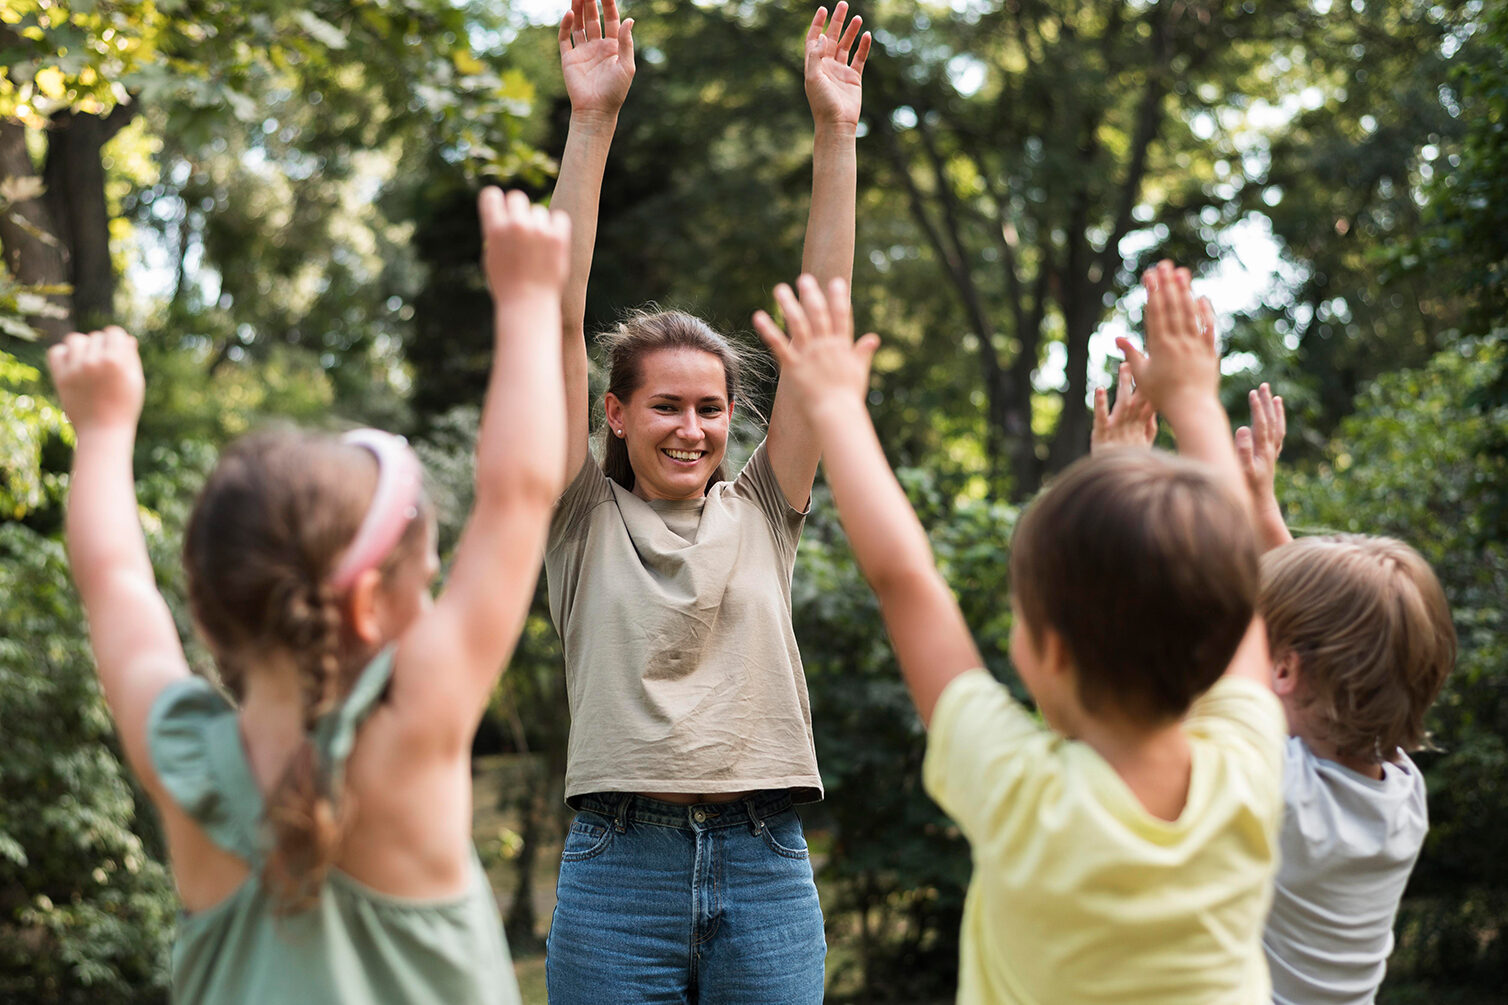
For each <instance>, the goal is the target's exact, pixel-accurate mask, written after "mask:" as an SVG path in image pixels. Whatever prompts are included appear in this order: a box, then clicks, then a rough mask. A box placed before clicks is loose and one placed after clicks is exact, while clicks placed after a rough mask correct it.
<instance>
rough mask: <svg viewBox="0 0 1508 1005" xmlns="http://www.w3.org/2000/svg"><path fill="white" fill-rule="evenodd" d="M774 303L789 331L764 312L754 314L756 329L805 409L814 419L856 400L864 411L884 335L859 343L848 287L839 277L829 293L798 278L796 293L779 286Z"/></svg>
mask: <svg viewBox="0 0 1508 1005" xmlns="http://www.w3.org/2000/svg"><path fill="white" fill-rule="evenodd" d="M798 292H799V296H798ZM775 302H776V303H777V304H779V305H780V310H781V313H782V314H784V315H785V330H783V331H782V330H781V328H780V326H779V325H777V324H776V323H775V320H774V319H773V318H771V317H770V315H769V314H767V313H765V312H764V311H758V312H756V313H755V315H754V328H755V330H756V331H758V332H759V337H760V338H762V339H764V343H765V345H767V346H769V347H770V352H771V353H773V354H774V356H775V359H776V360H777V361H778V362H779V363H780V367H781V375H782V376H783V377H784V378H785V380H786V381H787V382H788V383H789V385H790V386H791V387H792V388H793V389H794V390H795V391H796V395H797V400H798V402H799V404H800V407H801V409H802V411H804V412H805V413H806V414H807V415H808V416H809V417H812V418H815V417H816V415H817V414H818V413H819V412H821V411H822V409H823V408H824V406H825V405H827V404H828V403H839V402H841V403H843V404H851V403H853V402H855V401H857V402H858V404H859V406H860V407H861V408H862V407H863V403H864V397H865V395H866V394H867V393H868V390H869V365H870V363H871V362H872V361H873V359H874V353H875V350H876V349H878V348H879V345H880V337H879V336H878V335H875V334H873V333H871V334H868V335H865V336H864V337H863V338H861V339H859V340H858V341H854V337H853V307H852V304H851V302H850V300H849V291H848V283H847V282H846V281H845V280H842V279H834V280H832V281H831V282H830V283H828V285H827V289H826V291H824V290H823V289H822V286H821V284H820V283H818V282H817V280H816V279H814V278H813V277H811V276H809V275H805V276H802V277H801V278H800V279H798V280H796V292H793V291H792V290H791V288H790V287H789V286H787V285H785V284H784V283H781V284H780V285H779V286H777V287H775Z"/></svg>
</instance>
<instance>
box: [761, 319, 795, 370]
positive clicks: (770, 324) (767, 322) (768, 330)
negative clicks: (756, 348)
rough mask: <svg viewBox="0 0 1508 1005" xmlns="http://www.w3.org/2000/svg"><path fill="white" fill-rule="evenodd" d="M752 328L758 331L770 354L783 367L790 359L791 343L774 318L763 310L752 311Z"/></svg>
mask: <svg viewBox="0 0 1508 1005" xmlns="http://www.w3.org/2000/svg"><path fill="white" fill-rule="evenodd" d="M754 330H755V331H756V332H758V333H759V338H760V340H761V341H763V342H764V344H765V345H767V346H769V349H770V354H771V355H772V356H774V357H775V361H776V362H777V363H779V364H780V366H781V367H782V368H784V367H785V366H786V365H787V364H789V363H790V360H791V344H790V340H789V339H788V338H786V336H785V332H783V331H781V330H780V326H779V325H777V324H776V323H775V319H774V318H772V317H770V315H769V314H767V313H765V312H764V311H755V312H754Z"/></svg>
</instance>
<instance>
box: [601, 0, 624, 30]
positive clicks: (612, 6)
mask: <svg viewBox="0 0 1508 1005" xmlns="http://www.w3.org/2000/svg"><path fill="white" fill-rule="evenodd" d="M619 27H621V24H620V22H619V20H618V0H602V37H603V38H610V37H612V36H614V35H616V34H618V29H619Z"/></svg>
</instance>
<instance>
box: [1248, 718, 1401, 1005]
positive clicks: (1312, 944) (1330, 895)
mask: <svg viewBox="0 0 1508 1005" xmlns="http://www.w3.org/2000/svg"><path fill="white" fill-rule="evenodd" d="M1283 768H1284V770H1283V802H1284V810H1285V812H1284V816H1283V837H1282V852H1283V864H1282V866H1281V867H1280V868H1279V869H1278V878H1277V884H1276V889H1275V892H1274V895H1273V902H1272V914H1271V915H1269V916H1268V919H1267V931H1266V932H1264V933H1263V936H1262V944H1263V947H1264V948H1265V949H1266V950H1267V960H1268V963H1269V964H1270V965H1271V968H1272V997H1273V1001H1275V1002H1279V1003H1281V1005H1290V1003H1291V1005H1301V1003H1302V1005H1368V1003H1370V1002H1372V1001H1373V1000H1374V999H1375V998H1376V996H1377V989H1378V988H1379V987H1380V986H1381V985H1382V978H1383V976H1384V975H1385V974H1386V973H1387V961H1388V956H1389V955H1391V954H1392V952H1393V920H1394V918H1395V917H1396V916H1397V914H1398V902H1399V900H1401V899H1402V898H1403V888H1404V887H1405V886H1407V885H1408V879H1409V873H1410V872H1412V871H1413V868H1414V862H1415V861H1416V860H1417V859H1418V858H1419V850H1420V848H1422V847H1423V845H1424V836H1425V835H1426V834H1427V833H1428V832H1429V815H1428V811H1427V809H1426V806H1425V796H1424V776H1422V775H1421V774H1420V773H1419V769H1418V768H1416V767H1415V766H1414V762H1412V761H1410V760H1409V759H1408V756H1407V755H1406V754H1404V753H1403V751H1401V750H1400V751H1397V752H1396V753H1395V754H1394V759H1393V760H1392V761H1390V762H1387V763H1384V764H1383V767H1382V771H1383V774H1382V778H1381V779H1374V778H1368V777H1367V776H1365V775H1362V774H1358V773H1357V772H1355V771H1352V770H1351V769H1350V768H1347V767H1345V766H1344V765H1340V764H1337V763H1335V762H1334V761H1328V760H1325V759H1324V758H1322V757H1316V756H1315V754H1314V752H1313V751H1311V750H1310V749H1309V747H1308V746H1307V745H1305V743H1304V741H1303V740H1301V739H1299V738H1298V737H1296V736H1295V737H1291V738H1289V740H1288V746H1287V747H1286V748H1285V763H1284V766H1283Z"/></svg>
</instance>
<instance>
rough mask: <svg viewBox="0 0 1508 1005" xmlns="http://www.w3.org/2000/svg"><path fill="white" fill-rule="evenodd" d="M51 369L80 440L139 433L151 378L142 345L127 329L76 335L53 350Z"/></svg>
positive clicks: (59, 397)
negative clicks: (109, 432) (103, 433)
mask: <svg viewBox="0 0 1508 1005" xmlns="http://www.w3.org/2000/svg"><path fill="white" fill-rule="evenodd" d="M47 369H48V370H49V371H51V373H52V382H53V384H55V385H56V386H57V389H58V399H59V400H60V401H61V402H62V403H63V411H65V412H66V413H68V421H70V422H72V423H73V428H74V430H75V431H76V432H77V433H78V434H79V435H81V436H82V435H84V434H85V433H88V432H91V431H94V430H99V429H108V428H115V429H125V430H129V431H133V432H134V430H135V429H136V420H137V419H138V418H140V417H141V402H142V398H143V396H144V395H145V393H146V378H145V377H143V376H142V372H141V355H140V353H139V351H138V349H137V345H136V339H134V338H132V337H131V336H130V335H128V334H127V333H126V331H125V329H123V328H120V327H117V326H115V325H111V326H109V327H108V328H105V329H103V330H102V331H96V332H90V333H89V334H88V335H84V334H82V333H80V332H73V333H72V334H71V335H69V336H68V337H67V338H65V339H63V341H61V342H59V343H58V344H57V345H55V346H53V347H52V348H51V349H49V350H47Z"/></svg>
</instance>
